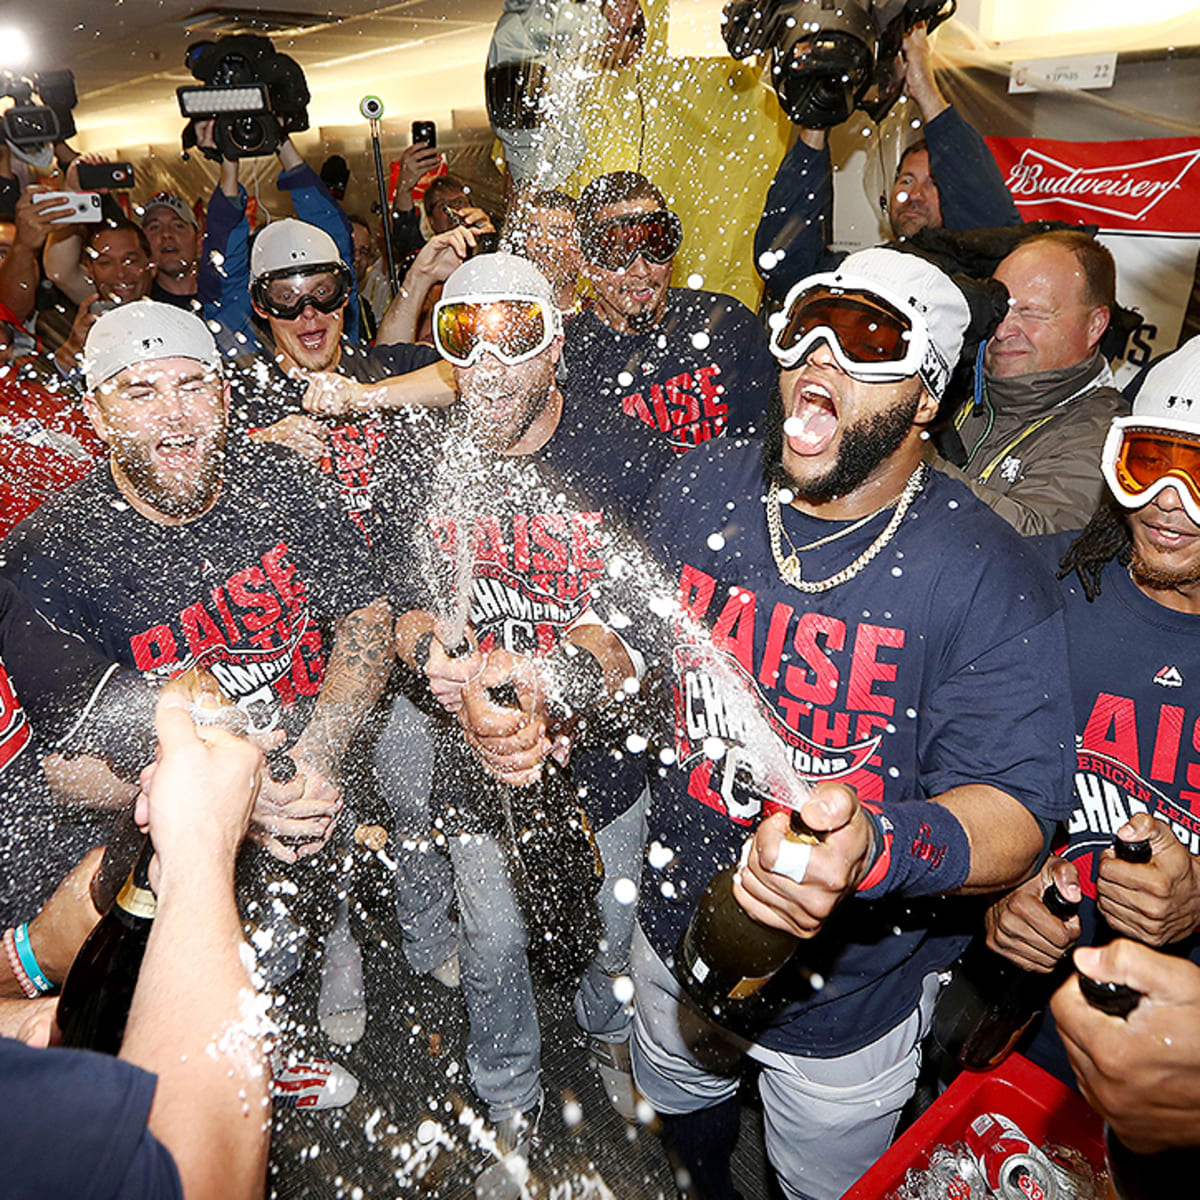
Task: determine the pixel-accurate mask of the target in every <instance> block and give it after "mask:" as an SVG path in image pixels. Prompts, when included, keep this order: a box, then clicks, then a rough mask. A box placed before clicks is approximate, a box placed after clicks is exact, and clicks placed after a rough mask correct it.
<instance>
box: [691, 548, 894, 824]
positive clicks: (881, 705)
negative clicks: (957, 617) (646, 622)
mask: <svg viewBox="0 0 1200 1200" xmlns="http://www.w3.org/2000/svg"><path fill="white" fill-rule="evenodd" d="M722 594H723V595H724V596H725V599H724V603H723V604H722V605H721V607H720V609H719V610H717V608H716V604H715V601H716V600H717V598H718V589H717V581H716V579H715V578H714V577H713V576H711V575H709V574H707V573H706V572H704V571H701V570H699V569H698V568H696V567H693V566H690V565H686V566H684V568H683V571H682V574H681V577H680V596H679V600H680V605H681V607H682V609H683V610H684V611H685V612H686V613H687V614H688V616H689V617H691V618H693V619H694V620H695V621H696V622H698V623H701V622H702V623H703V624H705V625H706V626H707V627H708V628H709V629H710V630H711V632H710V634H709V639H710V640H709V642H708V643H707V644H704V645H697V644H696V641H695V638H694V637H692V636H690V635H689V633H688V631H687V630H686V629H681V631H680V633H681V638H680V644H679V645H677V647H676V650H675V753H676V757H677V760H678V763H679V765H680V766H681V767H682V768H683V769H684V770H685V771H687V773H688V794H689V795H690V796H692V797H693V798H694V799H696V800H699V801H700V802H701V803H702V804H705V805H707V806H708V807H710V808H714V809H716V810H717V811H718V812H724V813H727V814H728V815H729V816H730V817H731V818H732V819H733V820H735V821H738V822H741V823H744V824H750V823H752V822H753V821H754V820H755V818H756V817H757V816H758V815H759V813H760V812H761V811H762V808H763V799H764V794H765V795H767V796H769V795H770V794H772V793H773V792H774V791H776V790H777V784H774V783H773V781H772V779H771V777H770V775H771V771H772V766H771V765H770V763H777V762H781V761H782V762H783V763H784V764H785V766H784V768H783V769H784V770H786V771H788V772H790V774H791V775H792V776H798V777H799V778H801V779H804V780H807V781H810V782H813V783H817V782H820V781H821V780H826V779H849V780H851V781H852V783H853V785H854V786H855V787H856V788H857V789H858V791H859V794H860V795H861V796H862V797H863V799H865V800H872V801H874V800H880V799H882V796H883V778H882V774H881V767H882V759H881V756H880V750H881V748H882V746H883V736H884V733H886V732H889V731H893V730H894V725H893V724H892V719H893V716H894V713H895V708H896V701H895V699H894V698H893V696H891V695H889V694H888V693H889V691H891V690H893V689H892V687H891V685H892V684H894V682H895V681H896V679H897V676H898V673H899V666H898V664H897V663H896V662H894V661H891V660H890V655H891V654H892V653H894V652H897V651H900V650H902V649H903V647H904V644H905V640H906V638H905V631H904V630H903V629H897V628H895V627H893V626H887V625H878V624H874V623H871V622H867V621H861V622H859V623H858V624H857V625H856V626H849V627H848V625H847V622H846V621H843V620H842V619H840V618H838V617H835V616H832V615H829V614H825V613H818V612H803V613H799V614H797V613H796V611H795V609H794V608H793V607H792V606H791V605H788V604H783V603H778V602H776V603H775V604H774V605H773V606H772V607H771V610H770V612H769V613H768V612H764V611H762V610H763V609H765V607H766V604H765V603H763V604H761V605H760V601H759V597H758V596H757V594H756V593H755V592H753V591H751V590H749V589H748V588H741V587H732V588H729V589H728V590H727V591H725V592H723V593H722ZM714 612H715V614H716V615H715V619H714V617H713V613H714ZM756 627H757V629H758V631H759V634H760V636H759V637H757V638H756V636H755V631H756ZM913 717H915V713H914V714H913ZM802 725H803V726H806V727H807V732H804V731H803V730H802ZM764 736H765V737H769V738H771V739H772V745H771V747H770V748H769V750H768V751H767V752H766V753H764V749H765V747H764V742H763V740H762V739H763V738H764ZM714 739H715V741H714ZM780 749H782V757H781V754H780Z"/></svg>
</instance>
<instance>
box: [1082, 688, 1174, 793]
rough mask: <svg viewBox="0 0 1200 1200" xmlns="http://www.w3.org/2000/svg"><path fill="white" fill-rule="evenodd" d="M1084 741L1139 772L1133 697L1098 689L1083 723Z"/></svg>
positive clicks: (1088, 747)
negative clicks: (1097, 693) (1090, 709)
mask: <svg viewBox="0 0 1200 1200" xmlns="http://www.w3.org/2000/svg"><path fill="white" fill-rule="evenodd" d="M1083 745H1084V747H1085V748H1086V749H1088V750H1094V751H1095V752H1096V753H1097V754H1107V755H1109V756H1110V757H1112V758H1119V759H1120V760H1121V762H1123V763H1125V764H1126V765H1127V766H1128V767H1129V769H1130V770H1131V771H1134V772H1135V773H1137V774H1139V775H1140V774H1141V767H1140V766H1139V765H1138V741H1137V720H1136V716H1135V713H1134V707H1133V701H1132V700H1130V699H1129V698H1128V697H1127V696H1113V695H1111V694H1110V693H1108V692H1101V693H1100V694H1099V695H1098V696H1097V697H1096V702H1095V704H1093V705H1092V711H1091V713H1090V714H1089V715H1088V719H1087V724H1086V725H1084V727H1083ZM1189 772H1190V768H1189Z"/></svg>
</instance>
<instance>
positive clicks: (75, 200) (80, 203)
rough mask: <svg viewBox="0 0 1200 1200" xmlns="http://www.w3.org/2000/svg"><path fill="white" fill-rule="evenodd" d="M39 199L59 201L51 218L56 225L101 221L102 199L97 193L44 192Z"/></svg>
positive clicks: (85, 223)
mask: <svg viewBox="0 0 1200 1200" xmlns="http://www.w3.org/2000/svg"><path fill="white" fill-rule="evenodd" d="M38 199H39V200H57V201H58V204H57V205H55V206H54V207H53V212H54V215H53V216H52V217H51V221H52V222H53V224H55V225H78V224H83V225H87V224H90V223H91V222H93V221H99V220H100V197H99V196H98V195H97V194H96V193H95V192H42V193H41V195H40V196H38ZM45 207H50V206H49V205H46V206H45Z"/></svg>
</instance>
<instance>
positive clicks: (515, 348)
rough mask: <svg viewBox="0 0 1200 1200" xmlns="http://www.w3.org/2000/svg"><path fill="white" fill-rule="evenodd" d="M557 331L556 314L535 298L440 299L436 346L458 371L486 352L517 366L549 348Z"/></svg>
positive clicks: (435, 319) (435, 317)
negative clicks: (488, 351)
mask: <svg viewBox="0 0 1200 1200" xmlns="http://www.w3.org/2000/svg"><path fill="white" fill-rule="evenodd" d="M557 332H558V325H557V321H556V320H555V317H554V315H553V314H552V313H550V312H549V311H547V308H546V306H545V304H544V303H543V302H542V301H541V300H538V299H535V298H533V297H523V298H521V297H507V296H506V297H504V298H503V299H500V300H495V299H492V300H484V299H481V300H458V299H456V300H439V301H438V303H437V305H436V306H435V307H434V310H433V340H434V344H435V345H436V346H437V349H438V352H439V353H440V354H441V356H442V357H443V358H445V359H446V360H447V361H448V362H452V363H454V364H455V365H456V366H459V367H469V366H471V365H473V364H474V363H476V362H478V360H479V359H480V358H481V357H482V355H483V353H484V351H485V350H490V351H491V352H492V353H493V354H494V355H495V356H496V357H497V358H498V359H499V360H500V361H501V362H502V363H506V364H508V365H509V366H515V365H516V364H517V363H522V362H525V361H527V360H528V359H531V358H533V357H535V356H536V355H538V354H540V353H541V352H542V351H543V350H545V349H546V347H547V346H548V345H550V343H551V342H552V341H553V340H554V338H555V336H556V334H557Z"/></svg>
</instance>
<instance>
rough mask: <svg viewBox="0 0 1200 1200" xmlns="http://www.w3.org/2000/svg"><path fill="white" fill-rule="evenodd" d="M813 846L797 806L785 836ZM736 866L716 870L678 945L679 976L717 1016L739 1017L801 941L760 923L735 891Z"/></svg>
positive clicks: (792, 935)
mask: <svg viewBox="0 0 1200 1200" xmlns="http://www.w3.org/2000/svg"><path fill="white" fill-rule="evenodd" d="M784 836H785V837H786V838H787V839H788V840H789V841H793V842H806V843H808V844H809V845H813V844H815V843H816V842H817V840H818V839H817V836H816V835H815V834H814V833H813V831H812V830H811V829H809V828H808V826H807V825H805V823H804V820H803V818H802V817H801V816H800V814H799V812H797V811H796V810H793V811H792V817H791V822H790V824H789V826H788V830H787V833H786V834H785V835H784ZM737 870H738V868H737V867H736V866H729V867H726V868H725V869H724V870H722V871H718V872H717V873H716V875H714V876H713V877H712V879H711V880H710V881H709V884H708V887H706V888H705V889H704V893H703V894H702V895H701V897H700V901H699V903H698V904H697V905H696V911H695V912H694V913H693V914H692V919H691V921H690V922H688V927H687V929H685V930H684V933H683V937H681V938H680V939H679V945H678V946H676V948H675V977H676V978H677V979H678V980H679V982H680V984H681V985H682V986H683V989H684V991H686V992H687V994H688V995H689V996H690V997H691V998H692V999H693V1000H694V1001H695V1002H696V1003H697V1004H698V1005H699V1006H700V1007H701V1008H703V1009H705V1010H707V1011H708V1012H710V1013H712V1015H713V1016H714V1017H716V1018H718V1019H719V1020H722V1019H723V1020H725V1021H726V1022H727V1021H728V1020H729V1019H730V1018H734V1019H736V1018H739V1017H741V1016H743V1015H745V1014H746V1012H747V1010H748V1009H749V1008H750V1007H751V1004H750V1003H749V1002H750V1001H751V998H752V997H753V996H755V995H756V994H757V993H758V992H759V991H760V990H761V988H762V987H763V985H764V984H766V982H767V981H768V980H769V979H770V978H771V976H772V975H774V974H775V973H776V972H777V971H778V970H779V968H780V967H782V966H783V965H784V963H786V962H787V961H788V959H789V958H791V956H792V954H793V952H794V951H795V949H796V946H797V945H798V944H799V941H800V939H799V938H798V937H796V936H795V935H794V934H791V933H787V932H785V931H784V930H782V929H775V928H773V927H772V926H769V925H763V924H762V923H761V922H759V921H756V920H755V919H754V918H753V917H752V916H750V914H749V913H748V912H746V910H745V909H744V908H742V906H741V905H740V904H739V903H738V902H737V900H736V899H735V898H734V895H733V877H734V875H735V874H736V873H737Z"/></svg>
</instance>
